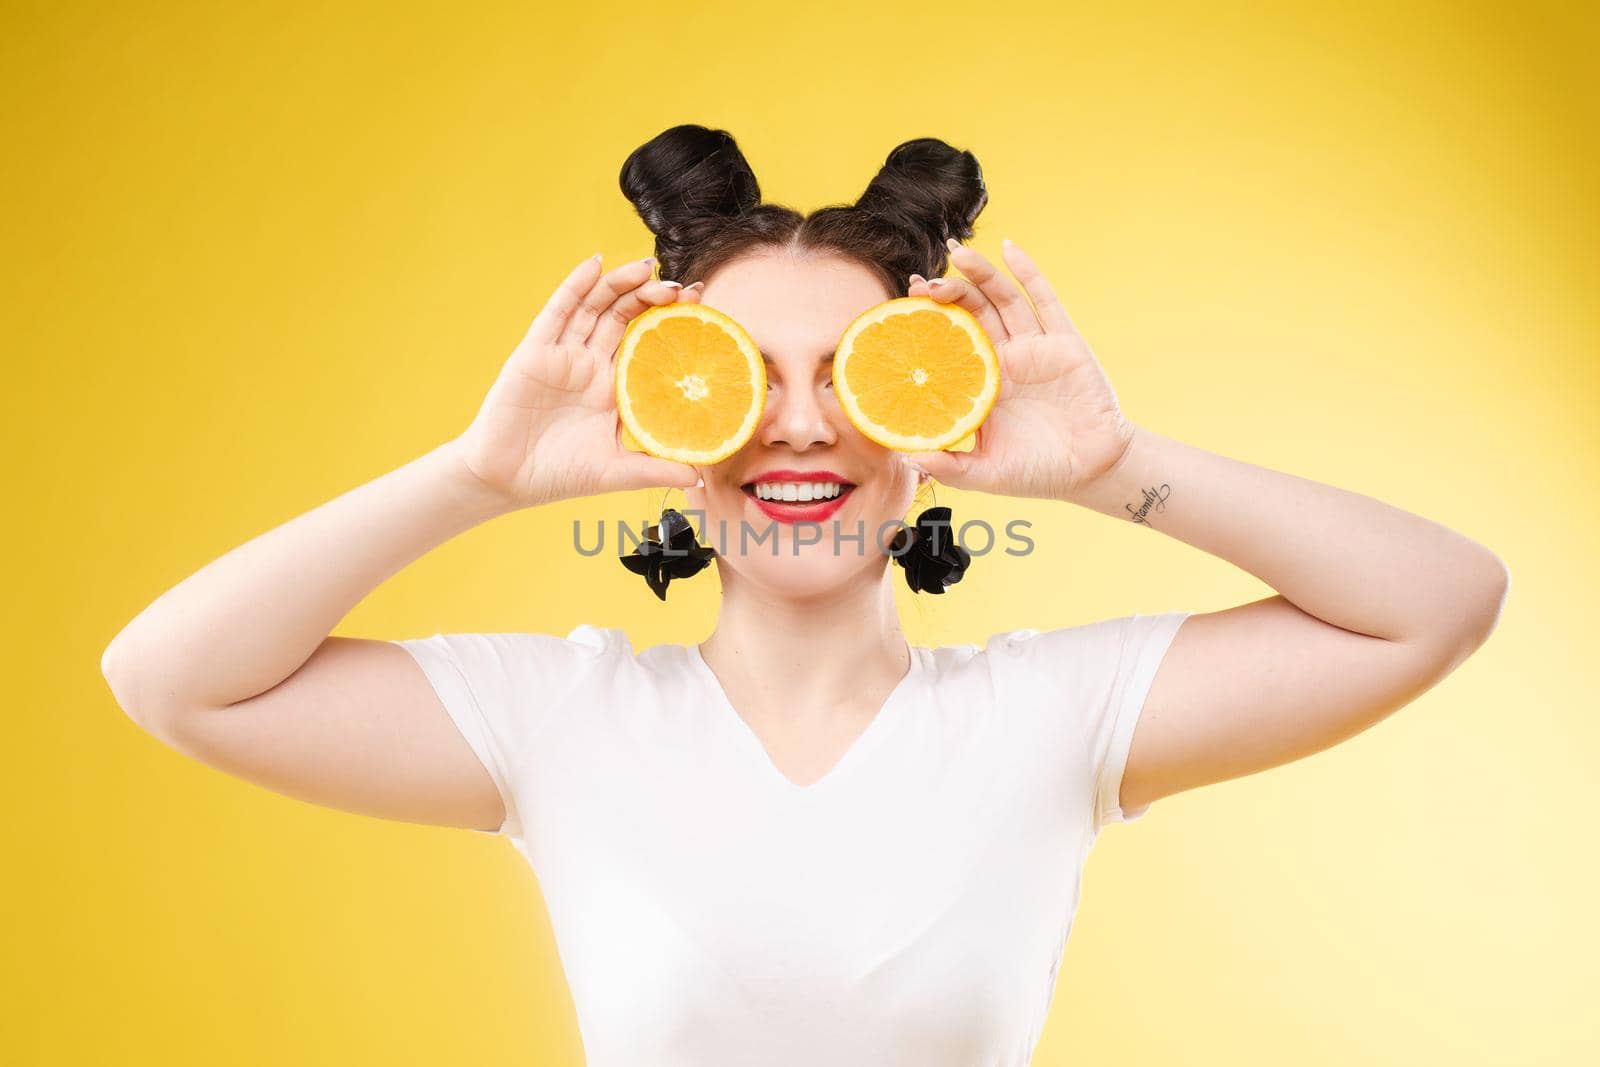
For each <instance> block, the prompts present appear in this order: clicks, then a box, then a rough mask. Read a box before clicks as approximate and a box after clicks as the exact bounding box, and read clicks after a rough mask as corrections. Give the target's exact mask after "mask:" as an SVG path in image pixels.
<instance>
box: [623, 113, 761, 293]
mask: <svg viewBox="0 0 1600 1067" xmlns="http://www.w3.org/2000/svg"><path fill="white" fill-rule="evenodd" d="M618 180H619V182H620V184H621V186H622V195H624V196H626V197H627V198H628V200H629V201H630V202H632V204H633V206H634V209H635V210H636V211H638V212H639V217H640V218H641V219H643V220H644V224H645V225H646V226H648V227H649V228H650V232H651V233H653V234H655V235H656V259H658V260H659V261H660V263H661V277H663V278H675V277H676V276H677V267H678V265H679V264H680V263H682V262H683V260H684V258H685V257H686V256H687V255H688V253H689V252H690V251H691V250H692V249H693V248H694V246H695V245H696V244H697V243H698V242H699V241H700V240H701V239H703V238H704V237H705V236H706V234H707V233H709V232H712V231H714V230H715V229H717V228H718V227H720V226H721V225H723V224H724V223H725V222H726V221H727V220H728V219H731V218H736V217H738V216H739V215H741V214H743V213H744V212H746V211H748V210H750V209H751V208H753V207H755V206H756V205H758V204H760V203H761V186H760V185H759V184H757V182H756V176H755V172H754V171H752V170H751V169H750V164H749V163H748V162H747V161H746V160H745V158H744V153H743V152H741V151H740V150H739V146H738V144H737V143H735V142H734V139H733V135H732V134H730V133H729V132H728V131H727V130H713V129H709V128H707V127H705V126H698V125H694V124H685V125H681V126H673V127H671V128H670V129H667V130H663V131H662V132H660V133H658V134H656V135H655V136H654V137H652V138H651V139H650V140H648V141H646V142H645V143H644V144H642V145H640V146H639V147H638V148H636V149H634V150H633V152H632V153H630V154H629V156H628V158H627V160H626V161H624V162H623V164H622V173H621V174H620V175H619V177H618Z"/></svg>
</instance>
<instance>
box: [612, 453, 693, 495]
mask: <svg viewBox="0 0 1600 1067" xmlns="http://www.w3.org/2000/svg"><path fill="white" fill-rule="evenodd" d="M613 469H614V470H615V471H616V480H617V485H616V486H615V488H617V489H660V488H667V489H693V488H694V486H695V483H697V482H698V481H699V480H700V472H699V471H697V470H695V469H694V468H693V467H691V466H689V464H687V463H677V462H675V461H673V460H670V459H659V458H657V457H655V456H646V455H642V454H640V453H638V452H629V453H627V455H626V456H625V458H623V459H620V460H618V461H617V462H616V465H615V467H614V468H613Z"/></svg>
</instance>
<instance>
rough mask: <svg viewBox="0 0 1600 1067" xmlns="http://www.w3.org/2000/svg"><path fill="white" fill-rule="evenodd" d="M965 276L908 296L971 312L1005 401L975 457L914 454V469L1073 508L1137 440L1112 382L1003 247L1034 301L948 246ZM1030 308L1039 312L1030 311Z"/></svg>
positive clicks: (1010, 248) (1030, 273)
mask: <svg viewBox="0 0 1600 1067" xmlns="http://www.w3.org/2000/svg"><path fill="white" fill-rule="evenodd" d="M949 244H950V261H951V262H952V263H953V264H954V265H955V266H956V267H957V269H959V270H960V271H961V273H962V274H964V275H966V280H964V279H961V278H937V279H934V280H933V281H931V282H930V281H927V280H925V279H923V278H922V277H921V276H920V275H912V278H911V281H912V284H911V288H910V291H909V292H910V295H912V296H926V297H931V298H932V299H934V300H937V301H939V302H940V303H943V304H956V305H958V306H960V307H963V308H965V309H966V310H968V311H970V312H972V314H973V315H974V316H976V317H977V319H978V322H979V324H980V325H982V327H983V329H984V332H985V333H987V334H988V335H989V337H990V339H991V340H993V341H994V346H995V352H996V354H997V355H998V356H999V357H1000V395H999V397H998V398H997V399H996V400H995V405H994V410H992V411H991V412H990V413H989V417H988V418H987V419H985V420H984V422H983V425H981V426H979V427H978V430H977V438H976V442H975V444H974V445H973V449H972V451H970V452H910V453H907V456H908V458H909V459H910V460H911V462H912V463H914V464H916V465H917V466H919V467H921V468H923V469H924V470H926V471H927V472H928V473H929V474H931V475H933V476H934V477H935V478H937V479H939V481H941V482H944V483H945V484H946V485H949V486H951V487H953V488H956V489H979V490H982V491H984V492H987V493H997V494H1000V495H1004V496H1025V497H1042V498H1045V499H1050V500H1067V499H1070V498H1071V497H1072V495H1073V494H1074V493H1077V492H1079V491H1080V490H1081V489H1082V488H1083V487H1084V486H1086V485H1088V484H1089V483H1090V482H1092V481H1093V480H1094V479H1096V478H1098V477H1100V476H1101V475H1102V474H1104V473H1105V472H1106V471H1108V470H1110V469H1111V468H1113V467H1114V466H1116V464H1117V461H1118V460H1120V459H1121V458H1122V457H1123V456H1124V455H1125V454H1126V453H1127V449H1128V445H1129V444H1130V443H1131V442H1132V440H1133V434H1134V425H1133V424H1132V423H1131V422H1129V421H1128V420H1127V419H1126V418H1125V417H1124V416H1123V414H1122V411H1121V408H1120V407H1119V406H1118V404H1117V395H1116V393H1115V392H1114V391H1113V390H1112V388H1111V383H1110V382H1109V381H1107V380H1106V376H1105V372H1104V371H1102V370H1101V369H1100V364H1099V362H1098V361H1096V359H1095V358H1094V353H1093V352H1091V351H1089V346H1088V344H1087V343H1086V342H1085V341H1084V339H1083V338H1082V337H1081V336H1079V334H1078V330H1077V327H1075V326H1073V324H1072V319H1071V318H1070V317H1068V315H1067V312H1066V309H1065V308H1063V307H1062V306H1061V302H1060V301H1059V300H1057V299H1056V295H1055V292H1054V291H1053V290H1052V289H1051V288H1050V283H1049V282H1047V281H1045V278H1044V275H1043V274H1042V273H1041V272H1040V271H1039V268H1038V267H1037V266H1036V265H1035V264H1034V262H1033V260H1032V259H1030V258H1029V257H1028V255H1027V254H1026V253H1025V252H1023V251H1022V249H1020V248H1018V247H1017V246H1016V245H1015V244H1012V243H1011V242H1009V241H1008V242H1006V244H1005V248H1004V256H1005V260H1006V265H1007V266H1009V267H1010V268H1011V271H1012V273H1014V274H1015V275H1016V276H1017V278H1018V280H1020V281H1021V282H1022V284H1023V287H1024V288H1025V289H1026V290H1027V295H1026V296H1024V295H1023V292H1022V291H1021V290H1019V289H1018V288H1017V287H1016V285H1015V284H1014V283H1013V282H1012V281H1011V280H1010V279H1009V278H1007V277H1005V276H1004V275H1003V274H1001V273H1000V272H999V271H998V270H996V269H995V268H994V266H993V265H992V264H990V262H989V261H988V260H987V259H985V258H984V257H983V256H981V255H979V254H978V253H977V252H975V251H973V250H972V249H970V248H968V247H966V246H965V245H963V244H961V243H959V242H957V241H955V240H951V241H950V242H949ZM1029 297H1031V298H1032V305H1031V306H1030V304H1029V299H1028V298H1029Z"/></svg>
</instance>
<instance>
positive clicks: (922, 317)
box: [833, 296, 1000, 452]
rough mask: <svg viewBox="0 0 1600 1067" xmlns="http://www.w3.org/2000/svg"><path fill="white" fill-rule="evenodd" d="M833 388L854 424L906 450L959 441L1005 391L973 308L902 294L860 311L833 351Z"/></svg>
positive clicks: (930, 449) (889, 445)
mask: <svg viewBox="0 0 1600 1067" xmlns="http://www.w3.org/2000/svg"><path fill="white" fill-rule="evenodd" d="M833 391H834V394H835V395H836V396H838V398H839V405H840V406H841V407H843V408H844V413H845V415H846V416H847V417H848V418H849V419H850V421H851V422H852V423H854V424H855V426H856V428H857V429H858V430H860V431H861V432H862V433H863V434H865V435H866V436H868V437H870V438H871V439H872V440H874V441H876V442H878V443H879V444H880V445H883V446H884V447H885V448H892V449H896V450H898V451H902V452H916V451H928V452H936V451H939V450H941V449H945V448H948V447H949V446H951V445H953V444H956V443H957V442H960V441H962V440H963V439H965V438H967V437H968V436H969V435H970V434H972V433H973V432H974V431H975V430H977V428H978V427H979V426H980V425H981V424H982V423H983V420H984V419H986V418H988V417H989V412H990V411H991V410H992V409H993V408H994V403H995V400H996V399H998V398H999V396H1000V360H999V358H998V357H997V356H996V355H995V351H994V345H993V344H992V343H991V342H990V341H989V335H988V334H986V333H984V332H983V327H982V326H980V325H979V324H978V320H977V319H975V318H973V316H972V313H971V312H969V311H967V310H966V309H964V308H960V307H957V306H955V305H954V304H941V303H940V302H939V301H937V300H934V299H931V298H930V297H925V296H904V297H900V298H898V299H895V300H888V301H885V302H884V303H882V304H879V305H877V306H876V307H872V308H868V309H867V310H866V311H864V312H862V313H861V314H860V315H858V316H857V317H856V319H855V320H854V321H853V322H851V323H850V325H849V327H848V328H846V330H845V331H844V336H843V337H841V338H840V340H839V348H838V351H836V352H835V353H834V355H833Z"/></svg>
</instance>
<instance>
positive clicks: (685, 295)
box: [678, 282, 706, 304]
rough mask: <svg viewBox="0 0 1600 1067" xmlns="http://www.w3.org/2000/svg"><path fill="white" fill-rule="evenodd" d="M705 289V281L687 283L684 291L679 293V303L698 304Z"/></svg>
mask: <svg viewBox="0 0 1600 1067" xmlns="http://www.w3.org/2000/svg"><path fill="white" fill-rule="evenodd" d="M705 291H706V283H705V282H695V283H694V284H693V285H686V286H684V287H683V289H682V291H681V292H679V293H678V303H680V304H698V303H700V295H701V294H702V293H704V292H705Z"/></svg>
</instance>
